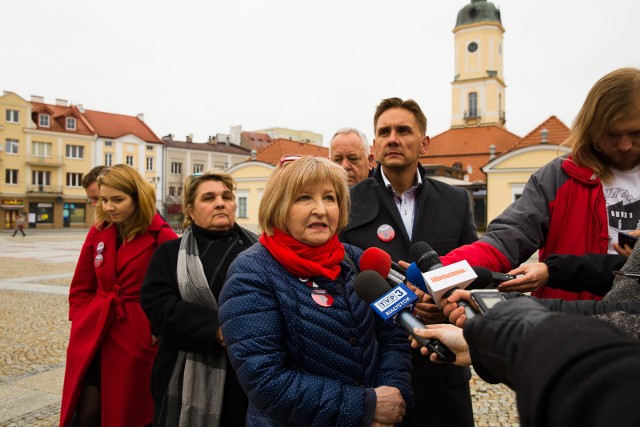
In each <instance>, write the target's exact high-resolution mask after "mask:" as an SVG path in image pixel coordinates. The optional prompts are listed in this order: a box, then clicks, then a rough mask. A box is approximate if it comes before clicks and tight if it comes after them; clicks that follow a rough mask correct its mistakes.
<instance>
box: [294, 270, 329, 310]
mask: <svg viewBox="0 0 640 427" xmlns="http://www.w3.org/2000/svg"><path fill="white" fill-rule="evenodd" d="M299 279H300V281H301V282H303V283H306V284H307V286H309V287H310V288H311V298H313V300H314V301H315V303H316V304H318V305H319V306H320V307H331V306H332V305H333V297H332V296H331V295H330V294H328V293H327V291H325V290H324V289H320V288H319V287H318V285H316V284H315V283H314V282H313V281H312V280H309V279H308V278H306V277H299Z"/></svg>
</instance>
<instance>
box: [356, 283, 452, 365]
mask: <svg viewBox="0 0 640 427" xmlns="http://www.w3.org/2000/svg"><path fill="white" fill-rule="evenodd" d="M353 287H354V290H355V292H356V294H357V295H358V297H360V299H361V300H363V301H364V302H366V303H367V304H369V306H370V307H371V308H372V309H373V311H374V312H375V313H376V315H378V316H379V317H381V318H382V319H384V320H385V321H393V322H395V323H396V324H398V325H400V326H401V327H402V328H403V329H404V330H405V331H407V332H409V333H410V334H411V336H412V337H413V338H415V339H416V340H417V341H418V342H419V343H420V344H421V345H422V346H424V347H427V349H429V351H430V352H433V353H435V354H437V355H438V359H439V360H441V361H442V362H449V363H451V362H454V361H455V360H456V355H455V354H454V353H453V352H452V351H451V350H449V349H448V348H447V347H446V346H445V345H444V344H442V343H441V342H440V341H438V340H435V339H427V338H421V337H417V336H415V335H413V328H424V327H425V325H424V324H423V323H422V322H421V321H420V320H418V319H417V318H416V317H414V316H413V314H411V310H412V308H413V306H414V304H415V303H416V301H417V299H418V296H417V295H416V294H414V293H413V292H412V291H411V290H410V289H409V288H408V287H407V285H405V284H404V283H400V284H398V285H397V286H394V287H393V288H390V287H389V284H388V283H387V280H386V279H385V278H384V277H382V276H381V275H380V274H379V273H377V272H376V271H373V270H366V271H362V272H361V273H359V274H358V276H357V277H356V280H355V282H354V284H353Z"/></svg>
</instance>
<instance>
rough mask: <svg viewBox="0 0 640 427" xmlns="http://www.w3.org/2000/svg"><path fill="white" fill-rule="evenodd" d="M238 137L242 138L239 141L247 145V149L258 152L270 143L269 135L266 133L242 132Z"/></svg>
mask: <svg viewBox="0 0 640 427" xmlns="http://www.w3.org/2000/svg"><path fill="white" fill-rule="evenodd" d="M240 137H241V138H242V142H241V143H245V144H246V145H247V146H248V147H249V150H256V151H258V152H260V151H262V150H263V149H265V148H266V147H268V146H269V144H271V137H270V136H269V134H266V133H261V132H242V133H241V134H240ZM245 144H243V145H245Z"/></svg>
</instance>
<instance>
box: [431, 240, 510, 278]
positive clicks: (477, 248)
mask: <svg viewBox="0 0 640 427" xmlns="http://www.w3.org/2000/svg"><path fill="white" fill-rule="evenodd" d="M462 260H466V261H467V262H468V263H469V265H471V266H472V267H484V268H488V269H489V270H491V271H496V272H502V273H506V272H508V271H510V270H512V269H513V267H512V266H511V263H510V262H509V260H508V259H507V257H506V256H504V254H503V253H502V252H500V251H499V250H498V249H496V248H495V247H493V246H491V245H490V244H488V243H485V242H480V241H478V242H474V243H471V244H470V245H464V246H460V247H459V248H456V249H454V250H452V251H451V252H449V253H448V254H446V255H445V256H442V257H440V261H441V262H442V264H443V265H449V264H453V263H454V262H458V261H462Z"/></svg>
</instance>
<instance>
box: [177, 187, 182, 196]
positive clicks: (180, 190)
mask: <svg viewBox="0 0 640 427" xmlns="http://www.w3.org/2000/svg"><path fill="white" fill-rule="evenodd" d="M178 197H182V186H179V187H178Z"/></svg>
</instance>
